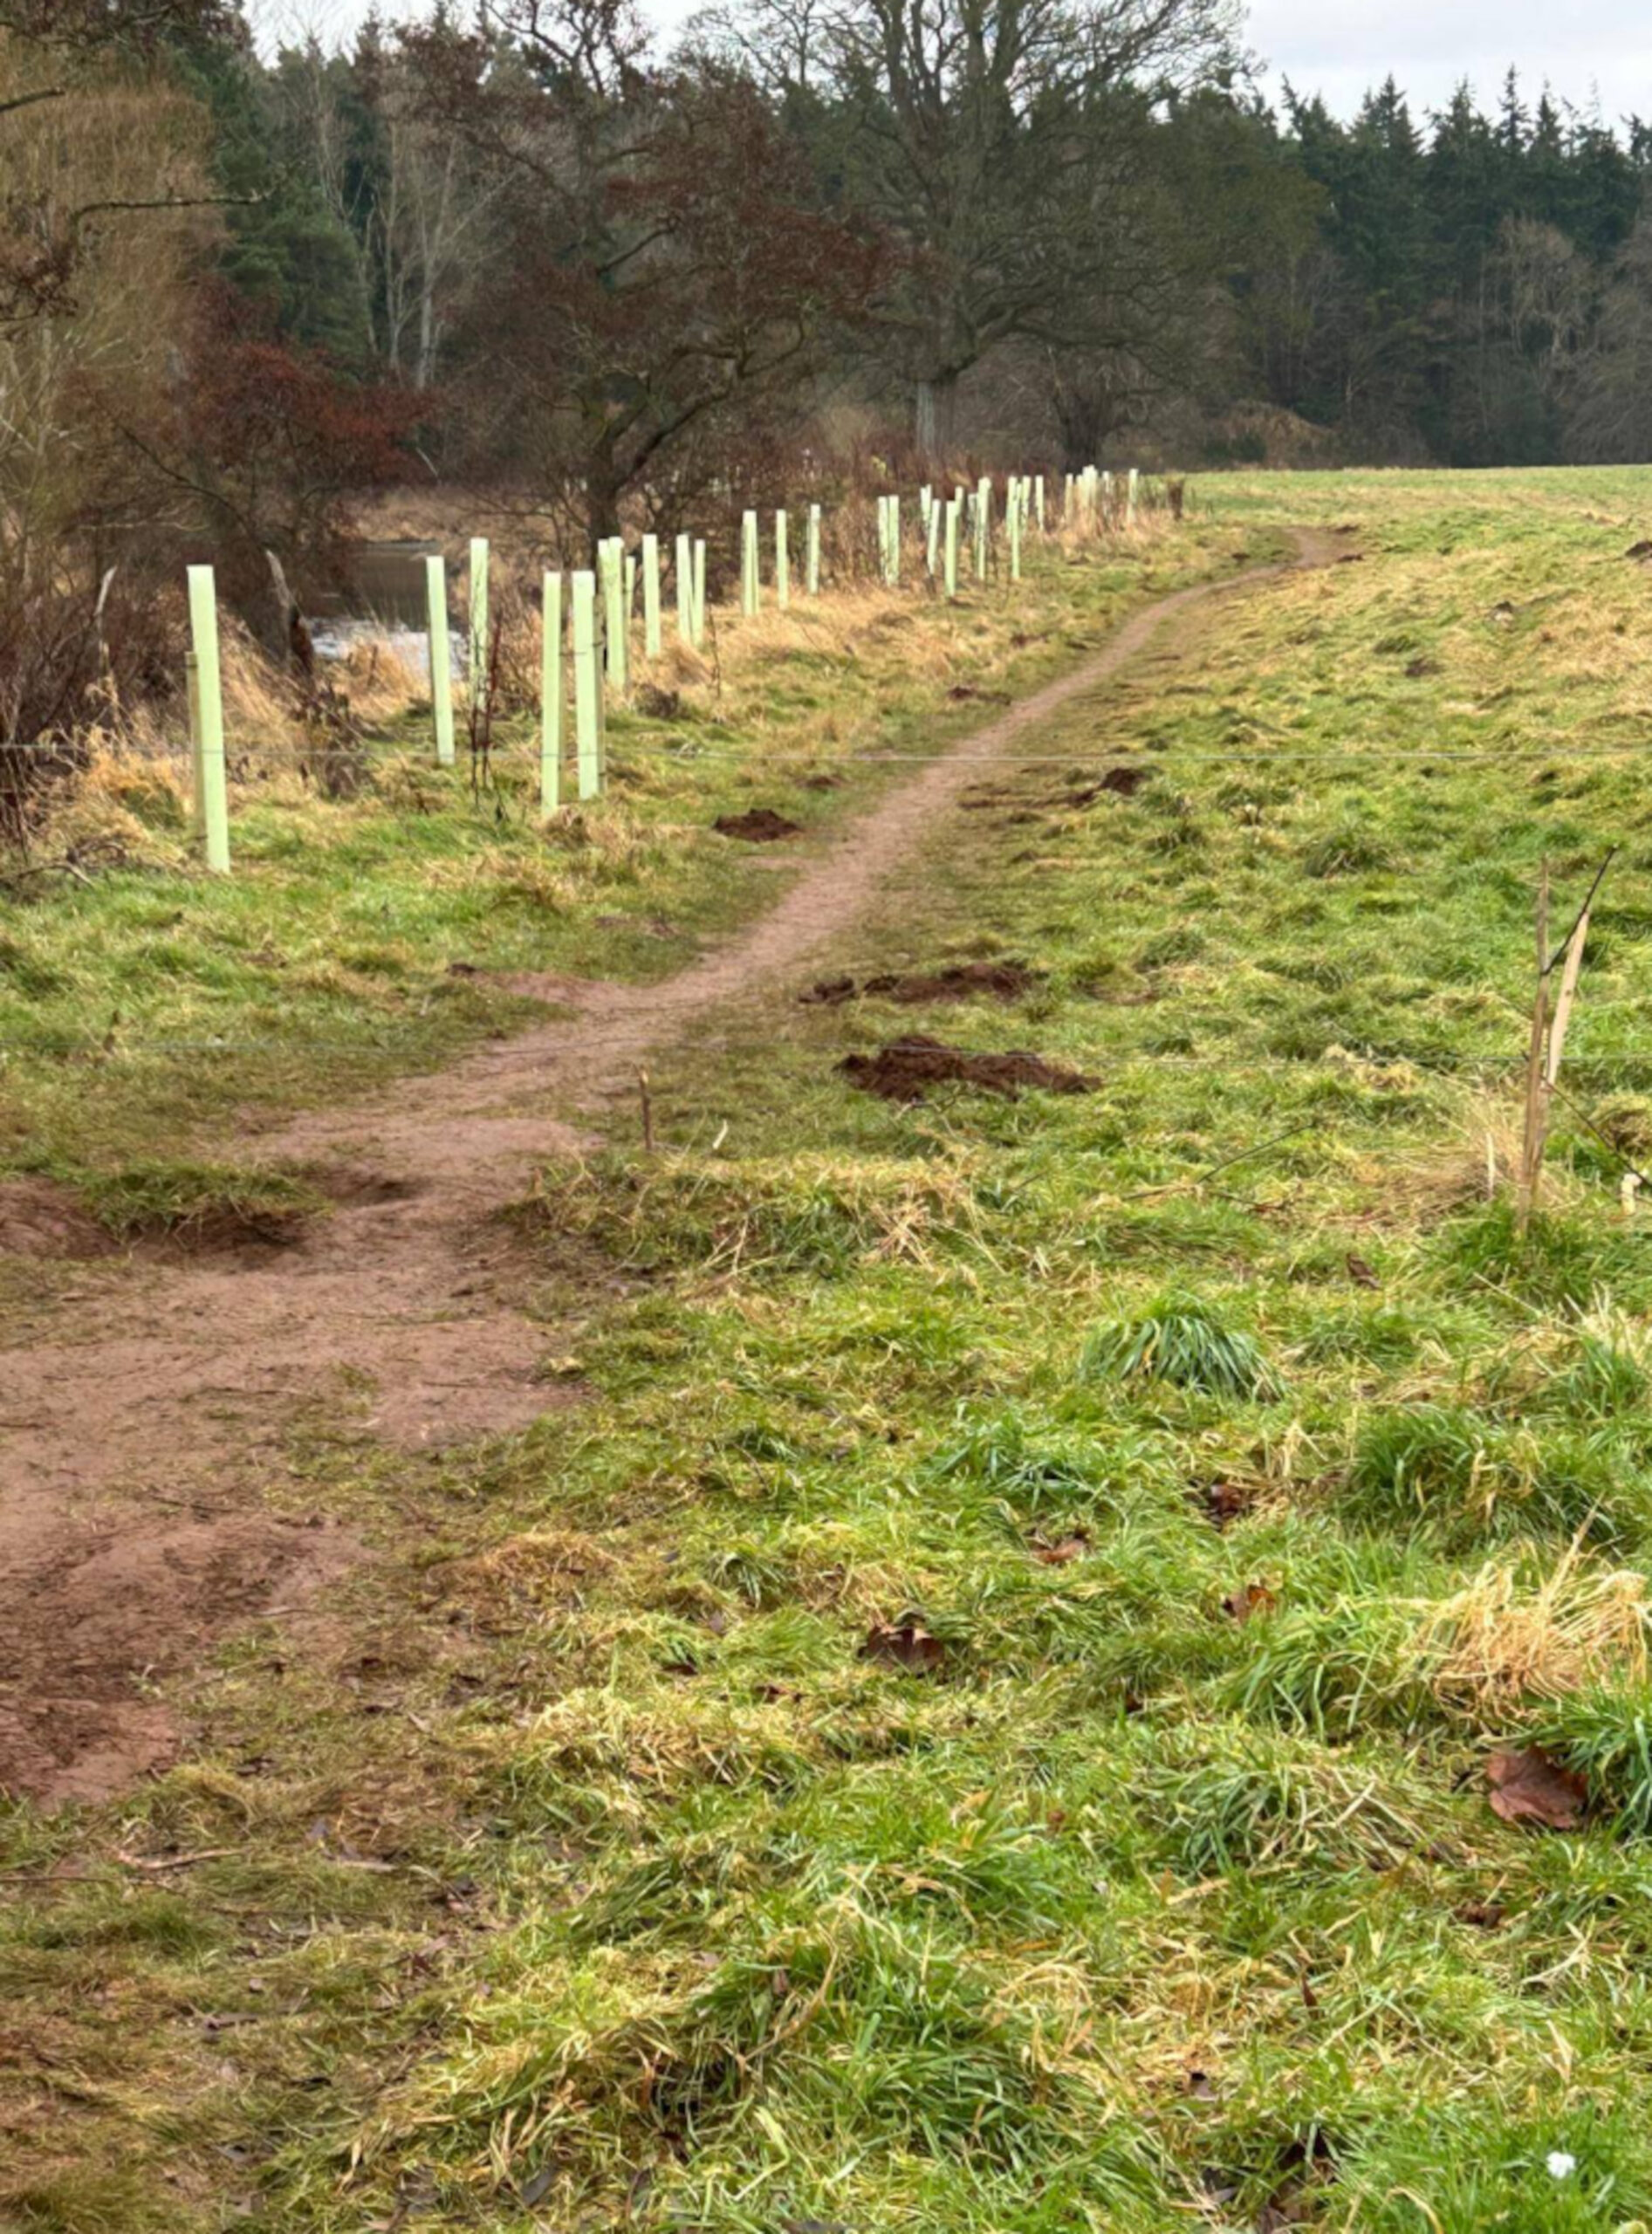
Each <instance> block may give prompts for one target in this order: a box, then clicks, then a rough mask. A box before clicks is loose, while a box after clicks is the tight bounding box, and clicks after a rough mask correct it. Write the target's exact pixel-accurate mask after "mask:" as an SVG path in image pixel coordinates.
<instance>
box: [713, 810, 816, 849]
mask: <svg viewBox="0 0 1652 2234" xmlns="http://www.w3.org/2000/svg"><path fill="white" fill-rule="evenodd" d="M711 827H712V828H713V829H714V830H716V831H720V832H721V833H722V834H723V837H725V838H744V839H747V840H749V842H750V843H751V844H752V845H754V846H771V845H773V843H774V842H775V840H776V839H778V838H795V837H796V836H797V835H798V833H799V831H800V830H801V829H802V827H803V825H802V824H801V823H800V822H788V821H787V820H786V819H785V815H783V814H777V813H776V812H775V811H774V809H773V808H772V807H771V806H754V807H751V808H750V809H748V811H747V812H745V813H744V814H720V815H719V816H718V817H717V819H716V821H715V822H714V823H713V824H712V826H711Z"/></svg>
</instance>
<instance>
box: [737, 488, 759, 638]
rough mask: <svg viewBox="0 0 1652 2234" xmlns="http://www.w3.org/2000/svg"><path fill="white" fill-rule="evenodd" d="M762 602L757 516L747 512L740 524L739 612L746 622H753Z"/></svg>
mask: <svg viewBox="0 0 1652 2234" xmlns="http://www.w3.org/2000/svg"><path fill="white" fill-rule="evenodd" d="M762 602H763V593H762V589H761V586H760V585H759V582H758V573H757V514H756V513H755V512H747V513H746V514H745V515H744V517H743V518H742V519H741V522H740V610H741V612H742V613H744V615H745V617H746V619H747V620H754V619H755V618H756V617H757V609H758V607H759V606H761V604H762Z"/></svg>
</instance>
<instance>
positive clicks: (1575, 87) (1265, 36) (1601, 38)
mask: <svg viewBox="0 0 1652 2234" xmlns="http://www.w3.org/2000/svg"><path fill="white" fill-rule="evenodd" d="M1248 36H1249V38H1250V42H1251V45H1252V46H1253V47H1254V48H1255V49H1256V50H1257V51H1258V53H1259V54H1260V55H1261V56H1262V58H1264V60H1265V62H1266V63H1267V64H1268V65H1269V69H1268V79H1267V82H1268V84H1269V86H1271V87H1273V88H1277V86H1278V82H1279V80H1280V79H1281V78H1289V79H1290V80H1291V82H1292V85H1293V86H1295V87H1296V88H1297V90H1298V91H1299V93H1323V94H1324V96H1325V99H1326V104H1327V105H1328V106H1330V107H1331V108H1333V109H1334V110H1336V111H1337V112H1339V113H1342V114H1347V113H1348V112H1350V111H1351V110H1352V109H1353V108H1354V106H1356V105H1357V103H1358V101H1359V99H1360V96H1361V94H1362V93H1364V92H1365V91H1366V90H1367V88H1368V86H1372V85H1374V84H1380V83H1381V80H1382V79H1384V78H1385V77H1387V76H1388V74H1389V73H1390V72H1392V74H1393V76H1394V77H1395V79H1396V80H1397V81H1398V83H1399V84H1400V86H1401V87H1402V89H1403V90H1404V91H1405V92H1406V93H1408V94H1409V96H1410V99H1411V101H1412V104H1413V106H1414V108H1416V109H1417V110H1419V111H1420V110H1422V109H1424V108H1428V107H1439V106H1442V105H1443V103H1444V102H1445V101H1446V100H1448V99H1450V94H1451V91H1452V88H1453V87H1454V86H1456V85H1457V83H1458V81H1459V80H1460V79H1463V78H1466V79H1468V80H1469V82H1470V85H1471V86H1474V87H1475V89H1476V91H1477V93H1479V95H1480V98H1481V99H1482V101H1483V102H1484V103H1485V104H1487V105H1488V106H1489V105H1490V104H1491V102H1492V101H1493V100H1494V99H1495V98H1496V96H1497V93H1498V89H1499V87H1500V86H1501V85H1502V82H1503V78H1504V74H1505V72H1506V71H1507V70H1508V68H1509V66H1510V65H1511V64H1512V65H1513V66H1514V67H1515V68H1516V69H1517V70H1518V72H1519V73H1520V76H1521V79H1522V80H1523V81H1524V83H1525V88H1526V92H1527V95H1528V98H1530V97H1532V96H1535V94H1536V93H1538V92H1539V89H1540V88H1541V86H1542V85H1543V83H1544V81H1545V80H1548V82H1549V83H1550V84H1551V85H1552V86H1553V89H1554V91H1555V93H1556V94H1557V95H1559V96H1561V97H1562V98H1564V99H1567V100H1569V101H1571V102H1572V103H1573V106H1576V107H1579V108H1584V107H1587V106H1588V105H1589V103H1590V101H1591V99H1593V97H1594V95H1595V94H1596V93H1598V94H1599V97H1600V104H1601V112H1602V113H1603V115H1604V116H1605V117H1606V118H1607V120H1608V121H1610V120H1616V119H1618V118H1621V117H1623V116H1626V115H1628V113H1630V112H1631V111H1632V110H1638V111H1639V112H1640V113H1642V114H1643V115H1644V114H1648V113H1652V31H1649V27H1648V23H1647V17H1646V11H1645V10H1644V8H1643V7H1642V6H1639V5H1635V4H1632V0H1571V5H1570V6H1569V7H1567V8H1566V10H1564V11H1562V10H1559V9H1558V8H1557V7H1556V6H1555V4H1554V0H1253V4H1252V6H1251V16H1250V25H1249V32H1248Z"/></svg>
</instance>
